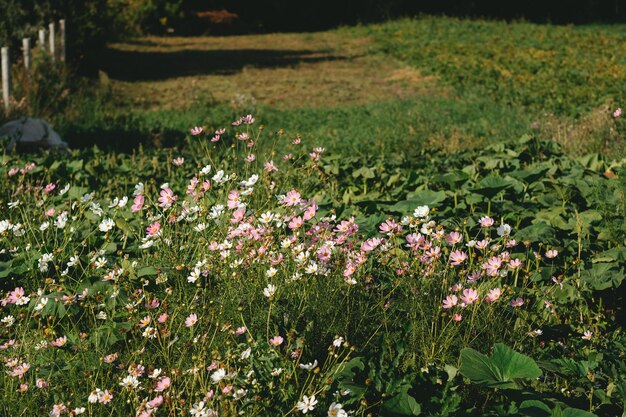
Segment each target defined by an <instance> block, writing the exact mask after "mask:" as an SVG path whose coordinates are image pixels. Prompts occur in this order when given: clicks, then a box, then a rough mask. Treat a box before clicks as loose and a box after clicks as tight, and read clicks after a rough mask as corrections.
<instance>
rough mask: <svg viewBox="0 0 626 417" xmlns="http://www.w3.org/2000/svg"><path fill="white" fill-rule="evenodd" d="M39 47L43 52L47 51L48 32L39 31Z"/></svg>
mask: <svg viewBox="0 0 626 417" xmlns="http://www.w3.org/2000/svg"><path fill="white" fill-rule="evenodd" d="M39 47H40V48H41V50H42V51H44V52H45V51H46V30H45V29H39Z"/></svg>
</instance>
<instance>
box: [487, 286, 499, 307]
mask: <svg viewBox="0 0 626 417" xmlns="http://www.w3.org/2000/svg"><path fill="white" fill-rule="evenodd" d="M501 295H502V290H501V289H500V288H493V289H491V290H489V292H488V293H487V296H486V297H485V301H487V302H488V303H493V302H494V301H497V300H498V299H499V298H500V296H501Z"/></svg>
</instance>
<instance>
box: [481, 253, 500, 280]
mask: <svg viewBox="0 0 626 417" xmlns="http://www.w3.org/2000/svg"><path fill="white" fill-rule="evenodd" d="M501 266H502V259H500V258H498V257H497V256H493V257H491V258H489V259H488V260H487V262H486V263H484V264H482V265H481V267H482V268H483V269H484V270H485V272H486V273H487V275H489V276H490V277H495V276H496V275H498V271H499V270H500V267H501Z"/></svg>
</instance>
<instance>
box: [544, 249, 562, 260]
mask: <svg viewBox="0 0 626 417" xmlns="http://www.w3.org/2000/svg"><path fill="white" fill-rule="evenodd" d="M558 254H559V252H558V251H557V250H556V249H550V250H549V251H547V252H546V258H550V259H554V258H556V257H557V255H558Z"/></svg>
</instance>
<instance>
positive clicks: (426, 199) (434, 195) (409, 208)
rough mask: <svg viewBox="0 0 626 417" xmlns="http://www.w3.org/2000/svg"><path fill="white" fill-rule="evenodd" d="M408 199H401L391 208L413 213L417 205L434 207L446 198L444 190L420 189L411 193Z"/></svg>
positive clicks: (400, 211)
mask: <svg viewBox="0 0 626 417" xmlns="http://www.w3.org/2000/svg"><path fill="white" fill-rule="evenodd" d="M407 197H408V199H407V200H404V201H399V202H397V203H396V204H394V205H393V206H391V207H390V208H389V209H390V210H391V211H395V212H399V213H402V214H408V213H412V212H413V210H415V209H416V208H417V206H429V207H433V206H436V205H437V204H439V203H441V202H442V201H444V200H445V199H446V193H445V192H444V191H431V190H420V191H415V192H413V193H409V195H408V196H407Z"/></svg>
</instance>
